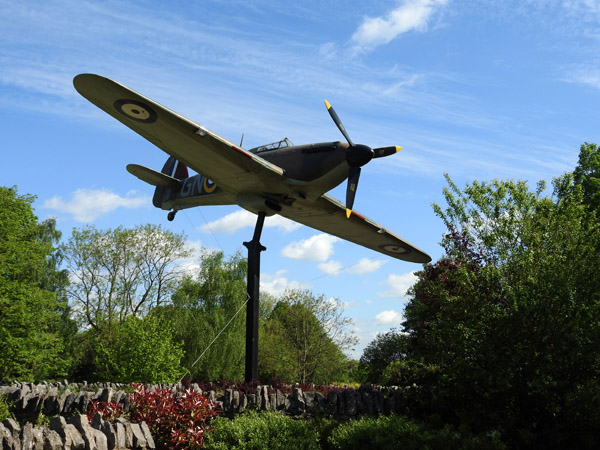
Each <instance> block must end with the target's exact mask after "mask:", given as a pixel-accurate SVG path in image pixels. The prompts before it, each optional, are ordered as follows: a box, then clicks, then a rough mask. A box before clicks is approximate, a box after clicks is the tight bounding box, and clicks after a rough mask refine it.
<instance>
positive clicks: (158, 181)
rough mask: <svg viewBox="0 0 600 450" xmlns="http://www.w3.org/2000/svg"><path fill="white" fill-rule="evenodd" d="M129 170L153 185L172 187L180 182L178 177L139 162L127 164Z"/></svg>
mask: <svg viewBox="0 0 600 450" xmlns="http://www.w3.org/2000/svg"><path fill="white" fill-rule="evenodd" d="M127 172H129V173H130V174H132V175H135V176H136V177H138V178H139V179H140V180H142V181H145V182H146V183H148V184H151V185H152V186H162V187H165V188H172V187H175V186H176V185H177V183H179V180H178V179H177V178H173V177H170V176H169V175H165V174H164V173H160V172H157V171H156V170H154V169H149V168H148V167H144V166H140V165H139V164H127Z"/></svg>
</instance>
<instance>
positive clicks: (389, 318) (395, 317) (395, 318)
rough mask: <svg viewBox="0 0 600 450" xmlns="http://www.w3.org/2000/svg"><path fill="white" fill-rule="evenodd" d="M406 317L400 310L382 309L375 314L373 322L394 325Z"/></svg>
mask: <svg viewBox="0 0 600 450" xmlns="http://www.w3.org/2000/svg"><path fill="white" fill-rule="evenodd" d="M403 319H404V317H403V316H402V314H401V313H399V312H398V311H394V310H393V309H391V310H389V311H382V312H380V313H379V314H377V315H376V316H375V320H374V321H373V323H374V324H375V325H393V324H399V323H400V322H402V320H403Z"/></svg>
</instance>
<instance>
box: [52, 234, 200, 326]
mask: <svg viewBox="0 0 600 450" xmlns="http://www.w3.org/2000/svg"><path fill="white" fill-rule="evenodd" d="M62 250H63V253H64V259H65V263H66V266H67V268H68V270H69V271H70V273H71V279H72V283H71V285H70V287H69V289H68V291H67V294H68V297H69V299H70V300H71V302H72V304H73V305H74V311H75V312H76V313H77V315H78V316H79V319H80V321H81V323H82V324H84V325H85V326H91V327H92V328H94V329H96V330H99V329H101V328H102V329H104V330H111V329H112V328H113V327H114V326H116V325H118V324H120V323H122V322H124V321H125V319H126V318H127V317H128V316H130V315H132V316H138V317H142V316H144V315H145V314H147V313H148V311H150V310H151V309H152V308H154V307H157V306H160V305H162V304H164V303H165V302H166V301H168V299H169V297H170V295H171V293H172V292H173V290H174V288H175V283H176V281H177V280H178V279H179V278H180V276H181V272H182V269H181V266H180V265H179V264H177V263H178V262H179V261H180V260H181V259H182V258H186V257H188V256H189V255H190V252H189V251H188V250H187V248H186V246H185V236H184V235H183V234H176V233H172V232H170V231H168V230H163V229H162V228H161V227H160V226H155V225H150V224H148V225H142V226H138V227H135V228H132V229H125V228H122V227H119V228H116V229H113V230H111V229H108V230H98V229H96V228H94V227H92V226H88V227H86V228H84V229H82V230H77V229H74V230H73V233H72V235H71V237H70V238H69V240H68V242H67V243H66V244H65V245H64V246H63V249H62Z"/></svg>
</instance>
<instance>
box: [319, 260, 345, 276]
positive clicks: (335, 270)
mask: <svg viewBox="0 0 600 450" xmlns="http://www.w3.org/2000/svg"><path fill="white" fill-rule="evenodd" d="M318 267H319V269H320V270H321V271H322V272H325V273H326V274H327V275H338V274H339V273H340V270H342V263H341V262H339V261H334V260H331V261H327V262H324V263H321V264H319V266H318Z"/></svg>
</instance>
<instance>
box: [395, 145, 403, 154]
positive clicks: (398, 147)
mask: <svg viewBox="0 0 600 450" xmlns="http://www.w3.org/2000/svg"><path fill="white" fill-rule="evenodd" d="M400 150H402V147H400V146H398V145H397V146H396V153H398V152H399V151H400Z"/></svg>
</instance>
